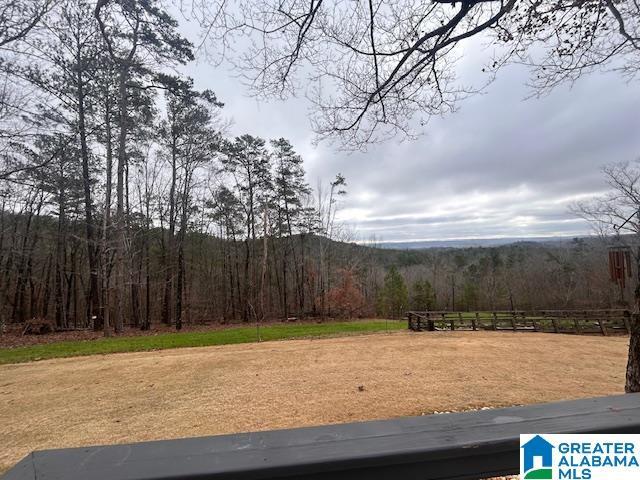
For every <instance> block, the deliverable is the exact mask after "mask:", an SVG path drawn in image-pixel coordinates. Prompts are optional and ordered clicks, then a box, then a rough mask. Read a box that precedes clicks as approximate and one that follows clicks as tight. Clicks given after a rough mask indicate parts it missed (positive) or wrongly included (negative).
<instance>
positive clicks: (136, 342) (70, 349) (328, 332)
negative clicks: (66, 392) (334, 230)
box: [0, 320, 407, 364]
mask: <svg viewBox="0 0 640 480" xmlns="http://www.w3.org/2000/svg"><path fill="white" fill-rule="evenodd" d="M387 328H388V329H389V330H402V329H406V328H407V324H406V322H405V321H399V320H389V321H385V320H365V321H355V322H331V323H301V324H292V325H269V326H262V327H260V338H261V340H263V341H269V340H284V339H290V338H303V337H323V336H339V335H351V334H361V333H371V332H384V331H385V330H386V329H387ZM255 341H257V332H256V327H255V326H251V327H233V328H227V329H223V330H214V331H210V332H188V333H163V334H158V335H146V336H136V337H113V338H103V339H100V340H81V341H67V342H58V343H50V344H44V345H33V346H28V347H16V348H5V349H0V364H6V363H21V362H30V361H35V360H45V359H48V358H61V357H75V356H80V355H96V354H105V353H121V352H141V351H148V350H164V349H168V348H182V347H206V346H210V345H227V344H235V343H250V342H255Z"/></svg>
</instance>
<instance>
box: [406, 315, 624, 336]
mask: <svg viewBox="0 0 640 480" xmlns="http://www.w3.org/2000/svg"><path fill="white" fill-rule="evenodd" d="M406 318H407V320H408V327H409V329H410V330H413V331H416V332H421V331H435V330H509V331H518V332H524V331H527V332H528V331H530V332H550V333H573V334H600V335H611V334H629V333H630V332H631V312H630V311H629V310H617V309H611V310H532V311H525V310H513V311H511V310H508V311H489V312H481V311H478V312H451V311H424V312H419V311H409V312H407V313H406Z"/></svg>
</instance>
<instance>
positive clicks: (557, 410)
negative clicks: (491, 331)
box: [4, 365, 640, 480]
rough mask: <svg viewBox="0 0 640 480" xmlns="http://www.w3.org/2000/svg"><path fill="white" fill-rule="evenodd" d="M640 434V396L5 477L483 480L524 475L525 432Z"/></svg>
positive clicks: (93, 459) (98, 456)
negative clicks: (521, 441)
mask: <svg viewBox="0 0 640 480" xmlns="http://www.w3.org/2000/svg"><path fill="white" fill-rule="evenodd" d="M558 368H562V367H561V366H560V365H559V366H558ZM202 421H203V422H206V421H207V419H206V418H202ZM149 428H150V429H151V428H153V425H149ZM639 432H640V394H628V395H619V396H612V397H604V398H593V399H585V400H574V401H567V402H558V403H548V404H539V405H532V406H527V407H512V408H502V409H496V410H482V411H476V412H466V413H454V414H444V415H428V416H422V417H409V418H400V419H395V420H383V421H375V422H364V423H350V424H343V425H330V426H322V427H311V428H298V429H292V430H276V431H267V432H258V433H242V434H237V435H223V436H215V437H204V438H189V439H183V440H166V441H158V442H145V443H134V444H129V445H112V446H105V447H86V448H72V449H63V450H45V451H39V452H33V453H31V454H30V455H29V456H27V457H26V458H25V459H24V460H22V461H21V462H20V463H18V464H17V465H16V466H15V467H14V468H13V469H12V470H10V471H9V472H8V473H7V474H6V476H5V477H4V479H5V480H27V479H28V480H36V479H65V480H80V479H82V480H142V479H145V480H177V479H186V480H188V479H244V480H253V479H266V478H270V479H291V478H301V479H315V480H319V479H332V480H333V479H366V480H376V479H388V478H394V479H421V480H444V479H458V480H464V479H478V478H487V477H493V476H501V475H510V474H515V473H517V472H518V470H519V458H520V456H519V453H518V450H519V435H520V434H521V433H639Z"/></svg>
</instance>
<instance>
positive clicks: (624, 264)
mask: <svg viewBox="0 0 640 480" xmlns="http://www.w3.org/2000/svg"><path fill="white" fill-rule="evenodd" d="M631 275H632V272H631V249H630V248H629V247H627V246H624V245H622V246H614V247H609V276H610V278H611V281H612V282H615V283H617V284H618V285H619V286H620V289H621V290H624V288H625V286H626V279H627V278H631Z"/></svg>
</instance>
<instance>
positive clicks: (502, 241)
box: [370, 235, 591, 250]
mask: <svg viewBox="0 0 640 480" xmlns="http://www.w3.org/2000/svg"><path fill="white" fill-rule="evenodd" d="M576 238H587V239H588V238H591V237H590V236H588V235H583V236H572V237H504V238H468V239H457V240H416V241H408V242H380V243H376V244H375V246H376V247H378V248H385V249H392V250H424V249H429V248H470V247H499V246H502V245H511V244H514V243H547V244H561V243H566V242H571V241H573V240H574V239H576ZM370 246H373V245H370Z"/></svg>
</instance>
